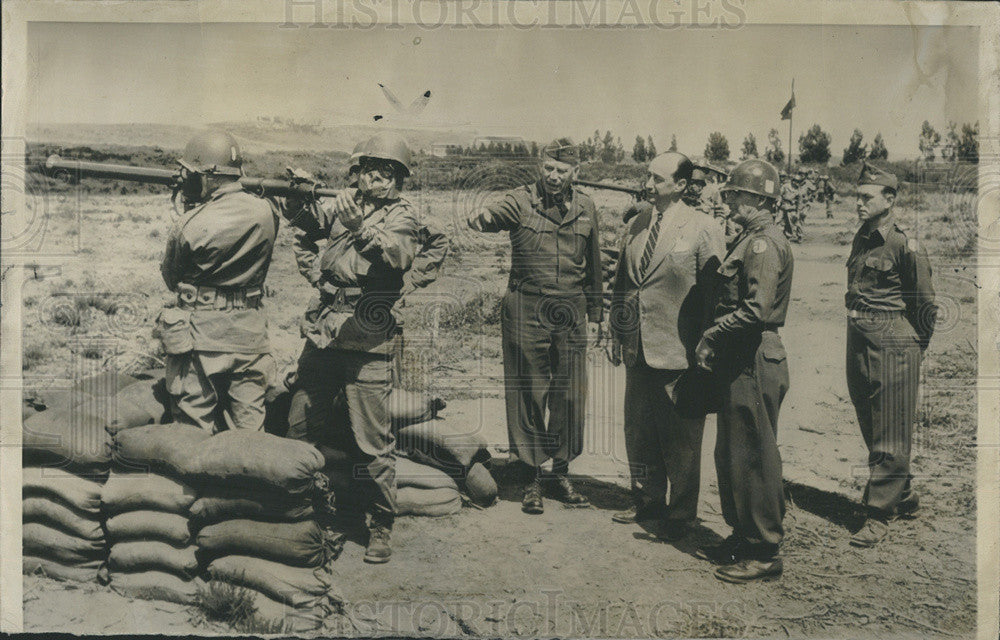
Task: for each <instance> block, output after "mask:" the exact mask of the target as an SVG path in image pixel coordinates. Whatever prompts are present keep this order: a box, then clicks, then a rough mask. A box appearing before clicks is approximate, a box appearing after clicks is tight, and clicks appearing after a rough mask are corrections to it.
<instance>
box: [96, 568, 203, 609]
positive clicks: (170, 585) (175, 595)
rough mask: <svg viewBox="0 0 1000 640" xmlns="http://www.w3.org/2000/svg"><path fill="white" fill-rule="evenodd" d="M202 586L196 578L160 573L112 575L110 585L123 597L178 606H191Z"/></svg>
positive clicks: (139, 572) (145, 572)
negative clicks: (172, 603)
mask: <svg viewBox="0 0 1000 640" xmlns="http://www.w3.org/2000/svg"><path fill="white" fill-rule="evenodd" d="M203 585H204V583H203V582H202V581H201V580H199V579H198V578H195V579H193V580H190V579H184V578H181V577H179V576H176V575H174V574H172V573H164V572H162V571H138V572H133V573H112V574H111V584H110V586H111V589H112V590H114V591H115V592H117V593H119V594H121V595H123V596H129V597H131V598H139V599H141V600H164V601H167V602H177V603H179V604H192V603H193V602H194V601H195V596H196V595H197V594H198V589H199V588H201V587H202V586H203Z"/></svg>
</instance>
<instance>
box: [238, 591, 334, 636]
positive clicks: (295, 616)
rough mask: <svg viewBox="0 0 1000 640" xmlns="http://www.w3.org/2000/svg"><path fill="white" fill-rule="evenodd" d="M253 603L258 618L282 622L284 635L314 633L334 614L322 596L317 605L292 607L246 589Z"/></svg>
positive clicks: (325, 598) (317, 600) (327, 601)
mask: <svg viewBox="0 0 1000 640" xmlns="http://www.w3.org/2000/svg"><path fill="white" fill-rule="evenodd" d="M244 588H245V589H246V590H247V591H248V592H249V593H250V598H251V599H252V601H253V606H254V608H255V609H256V610H257V616H258V617H259V618H261V619H263V620H266V621H271V622H280V623H281V624H282V625H283V627H282V631H283V632H284V633H293V632H297V631H313V630H315V629H318V628H319V627H320V626H322V624H323V620H324V618H326V617H327V616H328V615H330V614H331V613H332V612H333V609H332V607H331V606H330V604H329V600H330V599H329V598H327V597H325V596H321V597H318V598H316V602H315V603H310V604H309V605H300V606H299V607H292V606H290V605H288V604H285V603H284V602H278V601H277V600H274V599H272V598H269V597H268V596H267V595H266V594H264V593H261V592H260V591H257V590H256V589H251V588H249V587H244Z"/></svg>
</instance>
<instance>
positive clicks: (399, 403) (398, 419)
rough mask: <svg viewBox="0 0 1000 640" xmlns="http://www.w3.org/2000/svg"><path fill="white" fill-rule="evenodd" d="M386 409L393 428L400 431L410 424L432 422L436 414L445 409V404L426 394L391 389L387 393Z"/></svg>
mask: <svg viewBox="0 0 1000 640" xmlns="http://www.w3.org/2000/svg"><path fill="white" fill-rule="evenodd" d="M388 407H389V418H390V419H391V420H392V426H393V428H394V429H402V428H403V427H406V426H409V425H411V424H418V423H420V422H426V421H428V420H433V419H434V418H436V417H437V412H438V411H439V410H440V409H443V408H444V407H445V403H444V401H443V400H441V399H440V398H433V397H431V396H429V395H427V394H426V393H417V392H416V391H407V390H406V389H393V390H392V391H391V392H390V393H389V401H388Z"/></svg>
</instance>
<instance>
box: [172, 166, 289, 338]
mask: <svg viewBox="0 0 1000 640" xmlns="http://www.w3.org/2000/svg"><path fill="white" fill-rule="evenodd" d="M278 221H279V218H278V211H277V209H276V208H275V207H274V206H273V205H272V204H271V203H270V202H269V201H267V200H264V199H262V198H259V197H257V196H254V195H251V194H249V193H247V192H245V191H243V189H242V188H241V187H240V186H239V184H236V183H233V184H228V185H224V186H222V187H220V188H219V189H216V190H215V191H214V192H213V193H212V194H211V196H210V197H209V199H208V200H207V201H206V202H204V203H202V204H200V205H198V206H196V207H194V208H193V209H191V210H189V211H187V212H185V213H184V214H183V215H182V216H181V217H180V218H179V219H178V220H177V221H176V223H175V224H174V227H173V229H172V230H171V232H170V234H169V236H168V238H167V248H166V251H165V253H164V256H163V261H162V263H161V265H160V272H161V274H162V275H163V281H164V282H165V283H166V285H167V287H168V288H169V289H170V290H171V291H173V292H176V293H177V294H178V304H177V306H176V307H168V308H165V309H164V310H163V311H162V313H161V314H160V318H159V320H158V323H157V324H158V327H157V333H158V334H159V336H160V339H161V340H162V341H163V343H164V349H165V350H166V351H167V353H185V352H187V351H191V350H195V351H221V352H228V353H268V352H269V351H270V345H269V341H268V336H267V318H266V316H265V314H264V311H263V310H262V309H261V308H260V306H261V305H260V303H261V299H262V297H263V285H264V279H265V278H266V277H267V271H268V267H269V266H270V264H271V255H272V253H273V251H274V241H275V237H276V235H277V230H278Z"/></svg>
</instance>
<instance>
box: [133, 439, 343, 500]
mask: <svg viewBox="0 0 1000 640" xmlns="http://www.w3.org/2000/svg"><path fill="white" fill-rule="evenodd" d="M143 428H148V427H143ZM122 433H128V432H122ZM189 469H190V471H191V473H192V474H193V475H194V476H196V477H197V478H199V479H200V480H201V481H202V482H203V483H204V484H205V486H213V487H222V486H225V487H230V488H240V489H244V490H246V491H247V492H248V493H251V492H254V491H255V490H258V489H259V488H264V489H277V490H281V491H286V492H288V493H302V492H305V491H308V490H309V489H311V488H313V487H314V486H315V483H316V482H317V476H318V475H319V472H320V471H321V470H322V469H323V456H322V455H321V454H320V452H319V451H318V450H317V449H316V448H315V447H313V446H312V445H310V444H308V443H306V442H301V441H299V440H289V439H287V438H280V437H278V436H275V435H271V434H270V433H263V432H258V431H241V430H233V431H224V432H222V433H220V434H218V435H215V436H213V437H212V438H211V439H209V440H207V441H205V442H203V443H201V446H199V447H198V449H197V453H196V454H195V455H194V457H193V459H191V460H190V465H189Z"/></svg>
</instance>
